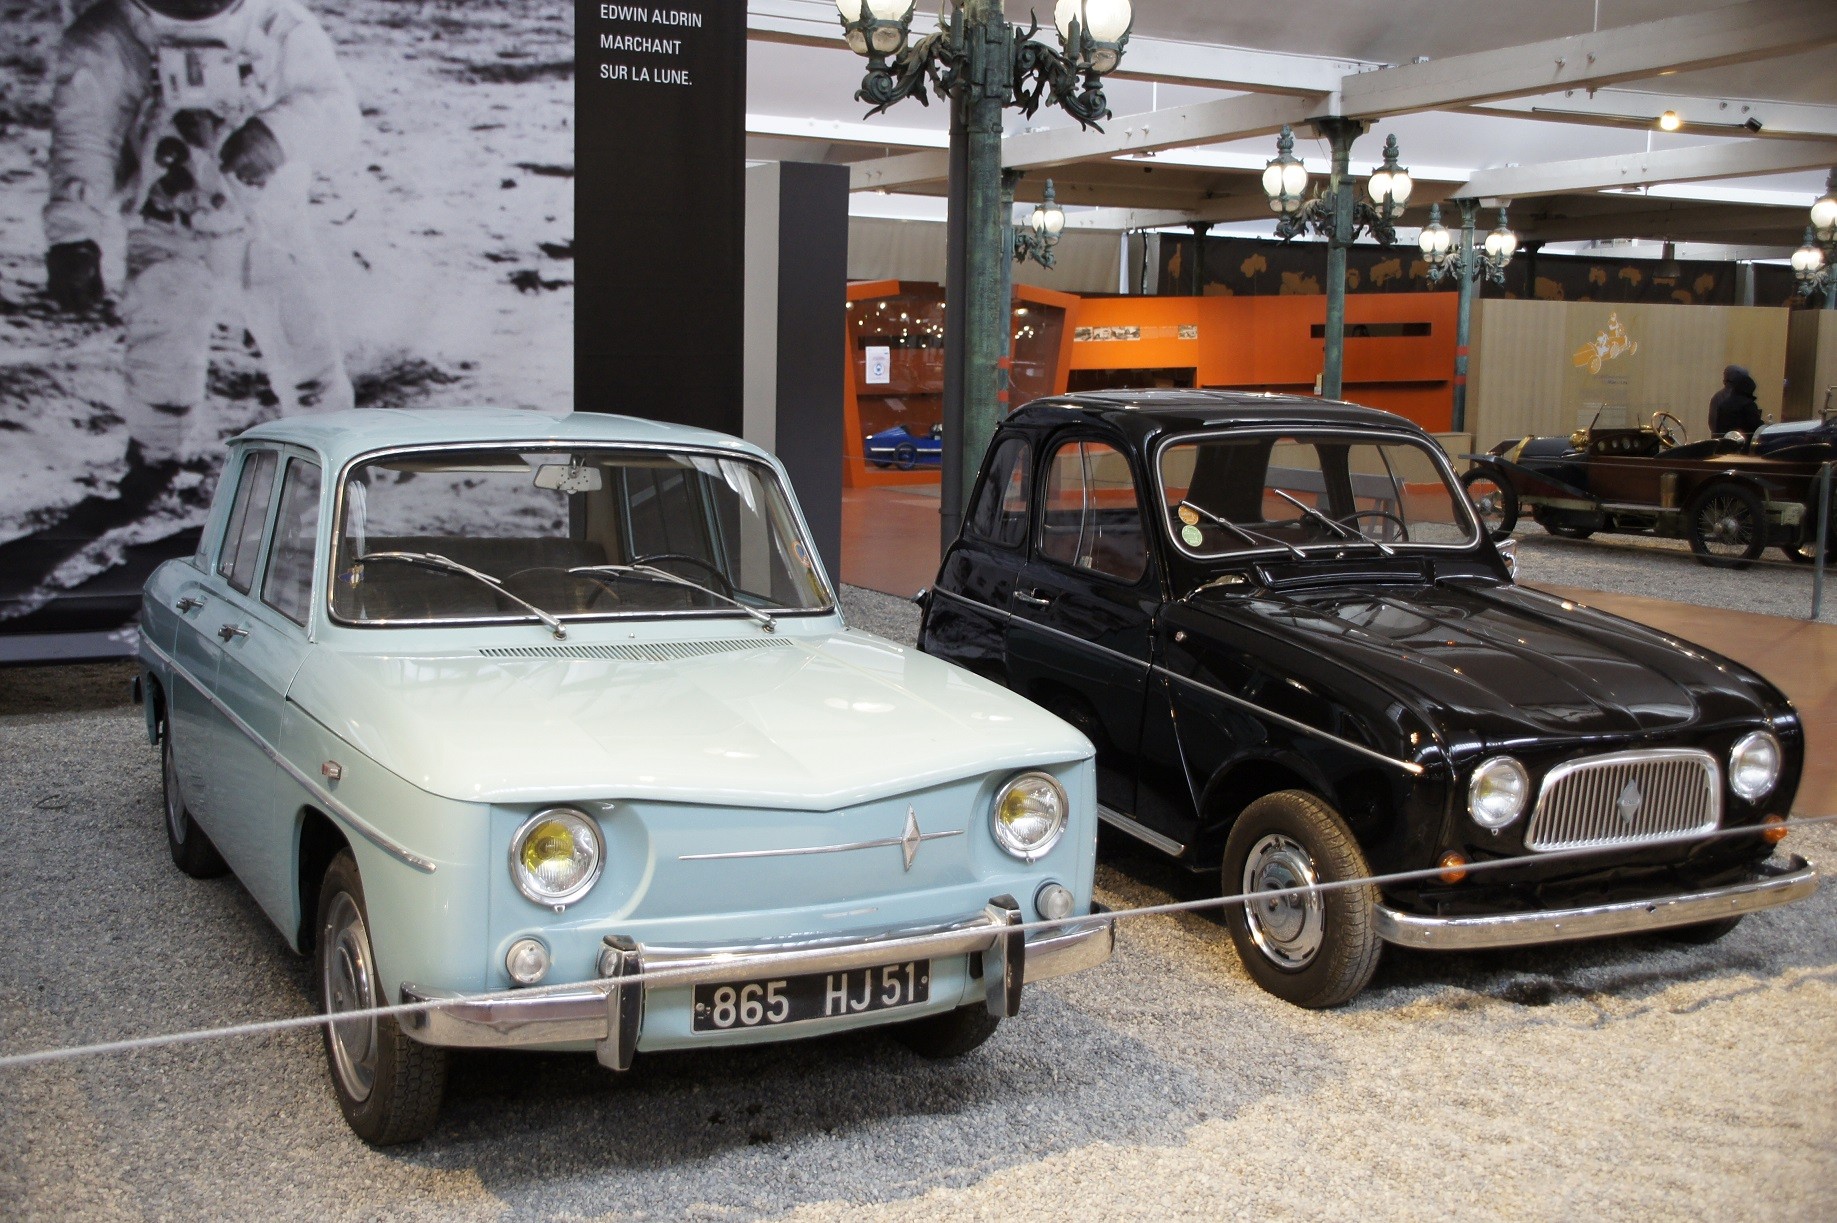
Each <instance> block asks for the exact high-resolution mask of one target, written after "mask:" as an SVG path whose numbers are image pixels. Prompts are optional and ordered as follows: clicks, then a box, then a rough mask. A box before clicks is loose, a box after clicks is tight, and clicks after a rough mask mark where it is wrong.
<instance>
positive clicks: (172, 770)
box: [159, 718, 230, 879]
mask: <svg viewBox="0 0 1837 1223" xmlns="http://www.w3.org/2000/svg"><path fill="white" fill-rule="evenodd" d="M173 752H174V749H173V746H172V720H171V719H170V718H168V719H166V720H165V721H164V722H162V723H161V724H160V735H159V772H160V784H161V788H162V789H163V790H164V791H165V800H166V802H165V806H166V848H167V849H169V850H171V851H172V864H173V865H174V866H176V867H178V868H179V869H180V870H182V871H184V872H185V873H186V874H187V875H190V876H191V877H192V878H193V879H215V878H216V877H217V876H219V875H221V874H223V873H224V872H225V871H227V870H229V869H230V868H229V866H228V865H227V864H225V862H224V861H223V855H222V854H219V853H218V852H217V847H216V846H215V845H212V844H211V840H210V838H209V837H207V836H205V835H204V830H203V829H202V828H200V827H198V826H197V824H195V823H194V822H193V821H192V818H191V811H190V810H189V809H188V808H187V807H186V806H185V794H184V792H183V791H182V790H181V789H180V788H179V764H178V759H177V757H176V756H175V755H174V754H173Z"/></svg>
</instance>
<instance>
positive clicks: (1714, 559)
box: [1684, 481, 1767, 569]
mask: <svg viewBox="0 0 1837 1223" xmlns="http://www.w3.org/2000/svg"><path fill="white" fill-rule="evenodd" d="M1684 533H1685V536H1686V537H1687V538H1688V539H1689V540H1690V550H1691V551H1692V552H1694V553H1696V554H1697V559H1698V560H1699V561H1701V562H1702V563H1703V564H1705V565H1709V566H1711V567H1712V568H1716V569H1746V568H1747V567H1748V565H1749V563H1750V562H1752V561H1753V560H1754V558H1755V557H1757V556H1759V555H1760V554H1761V552H1763V551H1764V550H1765V549H1766V547H1767V507H1766V505H1765V504H1763V503H1762V501H1761V499H1760V498H1759V497H1758V496H1756V495H1755V493H1754V490H1753V489H1751V488H1748V487H1747V486H1746V485H1742V484H1732V483H1729V482H1727V481H1724V482H1722V483H1719V484H1711V485H1710V486H1709V487H1707V488H1705V489H1703V491H1701V492H1699V493H1698V494H1697V495H1696V496H1694V497H1692V498H1691V499H1690V504H1689V505H1688V506H1686V507H1684Z"/></svg>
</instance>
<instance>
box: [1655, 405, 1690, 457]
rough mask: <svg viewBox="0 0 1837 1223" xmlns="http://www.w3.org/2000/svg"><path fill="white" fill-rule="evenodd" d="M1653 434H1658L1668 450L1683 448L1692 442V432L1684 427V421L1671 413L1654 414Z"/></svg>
mask: <svg viewBox="0 0 1837 1223" xmlns="http://www.w3.org/2000/svg"><path fill="white" fill-rule="evenodd" d="M1652 432H1654V433H1656V434H1658V438H1659V440H1660V441H1661V442H1663V443H1664V444H1665V446H1666V447H1667V448H1669V447H1672V446H1682V445H1683V444H1684V443H1685V442H1688V441H1689V440H1690V430H1689V429H1686V428H1685V427H1684V422H1683V421H1681V420H1679V419H1678V418H1677V417H1675V416H1673V415H1672V414H1671V413H1669V412H1654V413H1652Z"/></svg>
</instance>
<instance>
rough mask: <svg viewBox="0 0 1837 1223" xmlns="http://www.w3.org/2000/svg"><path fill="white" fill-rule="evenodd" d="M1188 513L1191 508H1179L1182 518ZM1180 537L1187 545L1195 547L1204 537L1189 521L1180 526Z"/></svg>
mask: <svg viewBox="0 0 1837 1223" xmlns="http://www.w3.org/2000/svg"><path fill="white" fill-rule="evenodd" d="M1190 513H1192V511H1191V510H1181V511H1180V516H1181V517H1182V518H1184V517H1186V515H1188V514H1190ZM1180 538H1181V539H1184V540H1185V541H1186V545H1187V547H1189V548H1197V547H1198V546H1199V544H1200V541H1201V540H1203V539H1204V538H1205V537H1204V536H1203V535H1201V534H1200V533H1199V528H1198V527H1196V526H1194V525H1193V524H1192V523H1190V522H1189V523H1187V524H1186V525H1185V526H1183V527H1181V528H1180Z"/></svg>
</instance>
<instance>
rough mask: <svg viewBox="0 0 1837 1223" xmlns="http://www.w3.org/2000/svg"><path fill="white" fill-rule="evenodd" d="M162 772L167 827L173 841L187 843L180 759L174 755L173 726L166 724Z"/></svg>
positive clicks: (161, 748)
mask: <svg viewBox="0 0 1837 1223" xmlns="http://www.w3.org/2000/svg"><path fill="white" fill-rule="evenodd" d="M160 764H161V765H162V766H164V767H163V768H161V769H160V772H161V773H163V774H165V776H164V777H163V778H162V779H161V780H162V781H164V783H165V790H166V828H167V829H168V831H170V832H171V833H172V843H173V844H174V845H183V844H184V843H185V823H186V820H185V796H184V795H183V794H181V793H179V769H178V761H177V760H175V759H173V756H172V727H171V725H170V724H168V725H167V726H166V733H165V735H164V736H162V738H161V741H160Z"/></svg>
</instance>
